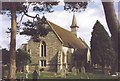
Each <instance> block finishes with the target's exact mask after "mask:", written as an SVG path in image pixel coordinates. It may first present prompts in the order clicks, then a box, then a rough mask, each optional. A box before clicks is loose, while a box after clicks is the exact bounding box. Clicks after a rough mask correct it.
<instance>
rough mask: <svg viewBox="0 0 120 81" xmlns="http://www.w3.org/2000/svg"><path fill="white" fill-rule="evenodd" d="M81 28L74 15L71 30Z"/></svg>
mask: <svg viewBox="0 0 120 81" xmlns="http://www.w3.org/2000/svg"><path fill="white" fill-rule="evenodd" d="M76 27H77V28H79V27H78V26H77V21H76V17H75V14H74V15H73V19H72V24H71V28H76Z"/></svg>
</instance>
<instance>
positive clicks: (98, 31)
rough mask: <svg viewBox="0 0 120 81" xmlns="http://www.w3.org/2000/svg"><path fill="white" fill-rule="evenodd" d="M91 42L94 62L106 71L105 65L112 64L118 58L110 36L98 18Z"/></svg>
mask: <svg viewBox="0 0 120 81" xmlns="http://www.w3.org/2000/svg"><path fill="white" fill-rule="evenodd" d="M90 43H91V57H92V62H93V63H94V64H99V65H101V66H102V72H103V73H104V67H105V65H110V66H111V65H112V63H113V62H114V61H115V59H116V54H115V51H114V49H113V46H112V45H113V44H112V41H111V38H110V36H109V35H108V33H107V31H106V30H105V29H104V27H103V25H101V24H100V22H99V21H98V20H97V21H96V23H95V25H94V27H93V32H92V37H91V42H90Z"/></svg>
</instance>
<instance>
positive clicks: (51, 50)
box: [28, 31, 62, 72]
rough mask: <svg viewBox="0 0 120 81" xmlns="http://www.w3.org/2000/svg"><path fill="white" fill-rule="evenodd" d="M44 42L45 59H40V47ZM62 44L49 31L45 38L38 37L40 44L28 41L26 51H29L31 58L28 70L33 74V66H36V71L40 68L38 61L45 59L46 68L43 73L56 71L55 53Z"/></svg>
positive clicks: (31, 40)
mask: <svg viewBox="0 0 120 81" xmlns="http://www.w3.org/2000/svg"><path fill="white" fill-rule="evenodd" d="M42 41H44V42H45V43H46V57H40V45H41V43H42ZM61 48H62V44H61V42H60V41H59V39H58V38H57V36H56V35H55V34H54V32H53V31H50V32H49V33H48V34H47V35H46V36H44V37H42V36H40V42H33V39H30V40H29V42H28V50H30V56H31V61H32V63H31V65H32V67H29V70H30V71H31V72H33V70H34V69H35V66H37V67H38V68H37V69H38V70H40V69H41V68H42V67H40V66H39V61H40V60H43V59H45V60H46V64H47V65H46V67H45V69H44V70H45V71H55V72H56V71H57V55H58V54H57V53H58V51H59V50H61Z"/></svg>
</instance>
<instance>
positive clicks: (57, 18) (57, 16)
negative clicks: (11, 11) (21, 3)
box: [0, 0, 120, 49]
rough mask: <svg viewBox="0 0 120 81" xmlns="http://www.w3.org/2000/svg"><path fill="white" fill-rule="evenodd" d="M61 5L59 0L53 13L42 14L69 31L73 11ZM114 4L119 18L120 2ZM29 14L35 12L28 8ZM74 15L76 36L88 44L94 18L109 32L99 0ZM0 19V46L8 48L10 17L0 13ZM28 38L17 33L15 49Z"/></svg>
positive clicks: (18, 16)
mask: <svg viewBox="0 0 120 81" xmlns="http://www.w3.org/2000/svg"><path fill="white" fill-rule="evenodd" d="M116 1H117V0H116ZM63 5H64V4H63V3H62V0H61V2H60V4H59V6H56V7H54V8H53V9H54V10H55V11H54V12H53V13H45V14H44V16H45V17H46V18H47V20H49V21H51V22H53V23H55V24H57V25H59V26H61V27H62V28H65V29H67V30H69V31H70V30H71V29H70V26H71V23H72V17H73V13H72V12H68V11H65V10H63ZM114 5H115V10H116V14H117V16H118V18H119V20H120V13H118V12H120V10H119V7H120V3H119V7H118V2H115V3H114ZM29 14H30V15H33V16H35V14H36V12H33V11H32V10H31V9H30V10H29ZM75 15H76V20H77V24H78V26H79V30H78V36H79V37H81V38H82V39H83V40H84V41H85V42H86V43H87V44H88V46H90V40H91V32H92V31H93V29H92V28H93V26H94V24H95V22H96V20H99V21H100V23H101V24H102V25H103V26H104V27H105V29H106V31H107V32H108V33H109V30H108V26H107V24H106V20H105V15H104V11H103V7H102V4H101V2H99V0H98V1H96V2H95V1H92V2H89V4H88V6H87V9H86V10H85V11H82V12H79V13H75ZM39 16H40V17H42V16H43V14H42V13H39ZM20 18H21V14H20V15H17V21H19V20H20ZM28 19H30V18H28V17H26V16H24V17H23V20H22V21H23V22H24V21H27V20H28ZM0 21H2V22H0V46H1V47H2V48H7V49H9V46H10V34H7V33H6V30H7V28H8V27H9V28H10V27H11V21H10V17H8V16H7V15H1V14H0ZM21 26H22V25H21ZM22 27H23V26H22ZM109 35H110V33H109ZM29 38H30V37H28V36H25V35H19V34H17V38H16V39H17V41H16V42H17V46H16V47H17V49H18V48H19V47H20V46H21V44H23V43H27V41H28V40H29Z"/></svg>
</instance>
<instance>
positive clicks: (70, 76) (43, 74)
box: [17, 72, 117, 79]
mask: <svg viewBox="0 0 120 81" xmlns="http://www.w3.org/2000/svg"><path fill="white" fill-rule="evenodd" d="M21 77H25V73H18V74H17V78H21ZM28 79H32V74H28ZM39 79H117V77H112V76H110V75H105V74H100V73H79V74H77V75H73V74H72V73H68V74H67V75H66V77H61V75H60V74H58V73H50V72H41V73H40V76H39Z"/></svg>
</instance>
